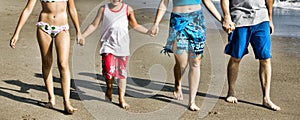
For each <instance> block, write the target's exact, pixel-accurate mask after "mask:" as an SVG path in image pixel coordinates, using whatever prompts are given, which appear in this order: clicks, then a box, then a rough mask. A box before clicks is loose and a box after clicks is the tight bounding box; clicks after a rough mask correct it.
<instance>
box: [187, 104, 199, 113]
mask: <svg viewBox="0 0 300 120" xmlns="http://www.w3.org/2000/svg"><path fill="white" fill-rule="evenodd" d="M189 109H190V110H191V111H199V110H200V108H199V107H198V106H197V105H196V104H195V103H190V105H189Z"/></svg>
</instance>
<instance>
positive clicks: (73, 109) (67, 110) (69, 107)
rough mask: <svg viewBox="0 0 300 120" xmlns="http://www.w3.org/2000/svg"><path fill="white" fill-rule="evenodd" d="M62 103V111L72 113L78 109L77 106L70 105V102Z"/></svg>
mask: <svg viewBox="0 0 300 120" xmlns="http://www.w3.org/2000/svg"><path fill="white" fill-rule="evenodd" d="M64 104H65V105H64V106H65V110H64V112H65V113H66V114H73V113H75V112H76V111H77V110H78V109H77V108H74V107H72V106H71V104H70V103H64Z"/></svg>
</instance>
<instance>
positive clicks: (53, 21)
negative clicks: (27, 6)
mask: <svg viewBox="0 0 300 120" xmlns="http://www.w3.org/2000/svg"><path fill="white" fill-rule="evenodd" d="M67 8H68V7H67V3H66V2H42V11H41V14H40V16H39V21H42V22H46V23H48V24H50V25H56V26H62V25H66V24H68V14H67Z"/></svg>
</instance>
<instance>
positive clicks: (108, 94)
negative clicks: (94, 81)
mask: <svg viewBox="0 0 300 120" xmlns="http://www.w3.org/2000/svg"><path fill="white" fill-rule="evenodd" d="M105 82H106V92H105V100H109V101H112V87H113V83H114V78H112V79H105Z"/></svg>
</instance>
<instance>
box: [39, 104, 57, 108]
mask: <svg viewBox="0 0 300 120" xmlns="http://www.w3.org/2000/svg"><path fill="white" fill-rule="evenodd" d="M38 104H39V105H41V106H43V107H45V108H50V109H52V108H54V105H55V102H39V103H38Z"/></svg>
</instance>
